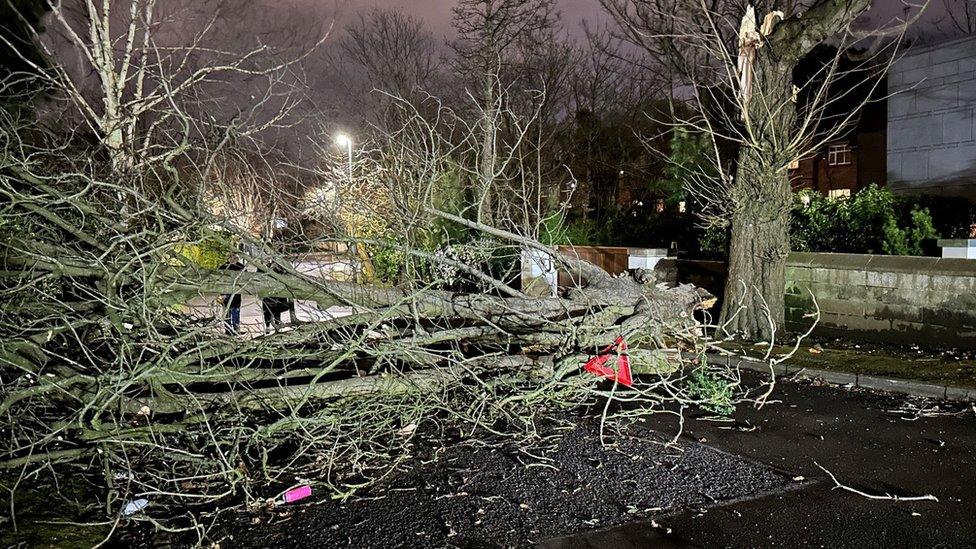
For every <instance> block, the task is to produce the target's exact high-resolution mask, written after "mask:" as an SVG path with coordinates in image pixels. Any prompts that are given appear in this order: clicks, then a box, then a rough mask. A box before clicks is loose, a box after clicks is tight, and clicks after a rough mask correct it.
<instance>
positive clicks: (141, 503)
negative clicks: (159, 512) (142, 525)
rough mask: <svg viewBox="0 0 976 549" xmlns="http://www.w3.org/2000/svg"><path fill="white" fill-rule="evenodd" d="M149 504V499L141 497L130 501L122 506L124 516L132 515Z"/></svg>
mask: <svg viewBox="0 0 976 549" xmlns="http://www.w3.org/2000/svg"><path fill="white" fill-rule="evenodd" d="M147 505H149V500H148V499H145V498H139V499H136V500H133V501H130V502H129V503H126V504H125V507H123V508H122V516H123V517H128V516H132V515H134V514H136V513H138V512H139V511H142V510H143V509H145V508H146V506H147Z"/></svg>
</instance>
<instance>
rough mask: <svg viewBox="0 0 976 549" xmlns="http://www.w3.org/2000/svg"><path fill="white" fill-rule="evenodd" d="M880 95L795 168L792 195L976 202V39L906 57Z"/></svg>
mask: <svg viewBox="0 0 976 549" xmlns="http://www.w3.org/2000/svg"><path fill="white" fill-rule="evenodd" d="M879 89H880V91H881V92H882V93H880V94H878V95H880V96H881V97H880V98H878V100H877V101H875V102H871V103H868V104H866V105H865V106H864V108H863V109H862V112H861V115H860V117H859V120H858V122H857V124H856V125H855V126H854V127H852V128H851V129H850V130H849V131H848V132H847V133H846V134H845V135H844V136H843V137H841V138H839V139H836V140H833V141H831V142H828V143H825V144H823V146H822V147H820V148H819V150H817V151H816V152H815V153H814V154H813V155H811V156H809V157H806V158H803V159H802V160H800V161H799V162H797V163H795V164H794V166H793V167H792V169H791V170H790V179H791V181H792V183H793V188H794V189H802V188H807V189H817V190H819V191H820V192H821V193H823V194H824V195H827V196H844V195H849V194H853V193H855V192H857V191H858V190H860V189H862V188H864V187H866V186H867V185H870V184H871V183H876V184H878V185H888V187H889V188H890V189H891V190H892V192H894V193H896V194H928V195H937V196H962V197H965V198H968V199H970V200H973V201H976V139H974V138H976V36H970V37H966V38H962V39H958V40H952V41H949V42H943V43H941V44H935V45H931V46H925V47H915V48H911V49H908V50H905V51H904V52H903V54H902V56H901V57H900V58H899V59H898V60H897V61H895V62H894V63H893V64H892V66H891V69H890V70H889V72H888V75H887V85H886V86H884V85H883V86H880V88H879ZM885 91H886V94H885V93H884V92H885ZM885 96H887V97H888V99H887V100H886V101H885V100H884V99H883V97H885Z"/></svg>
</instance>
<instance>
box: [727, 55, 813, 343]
mask: <svg viewBox="0 0 976 549" xmlns="http://www.w3.org/2000/svg"><path fill="white" fill-rule="evenodd" d="M773 57H774V52H771V51H770V48H769V47H766V48H762V49H760V50H759V55H758V56H757V59H756V62H755V67H754V70H755V72H754V80H753V86H754V93H753V95H752V99H751V100H750V101H749V104H748V105H747V117H746V128H745V132H746V134H747V135H748V140H747V142H745V143H743V144H741V145H740V147H739V156H738V165H737V167H736V175H735V180H734V181H733V184H732V200H733V203H734V205H735V207H734V210H733V214H732V237H731V242H730V247H729V274H728V278H727V280H726V283H725V301H724V303H723V304H722V315H721V323H722V324H723V325H725V326H726V330H727V331H729V332H738V333H739V334H740V335H742V336H743V337H745V338H747V339H759V340H765V341H770V340H771V339H772V338H773V336H774V334H775V332H776V331H777V330H780V329H782V327H783V324H784V322H783V321H784V316H785V311H784V308H783V299H784V296H783V294H784V292H785V289H786V257H787V255H788V254H789V251H790V243H789V237H790V236H789V227H790V218H789V216H790V205H791V202H792V194H791V189H790V180H789V171H788V169H787V167H788V165H789V162H790V160H791V158H792V151H791V150H790V147H791V141H792V140H791V137H792V135H793V125H794V122H795V119H796V108H795V106H794V104H793V103H792V101H791V95H792V86H793V78H792V77H793V65H794V63H793V62H789V61H785V62H784V61H781V60H776V59H773Z"/></svg>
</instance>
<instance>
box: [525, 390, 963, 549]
mask: <svg viewBox="0 0 976 549" xmlns="http://www.w3.org/2000/svg"><path fill="white" fill-rule="evenodd" d="M773 398H775V399H776V400H777V401H779V402H776V403H772V404H768V405H767V406H765V407H764V408H762V409H761V410H756V409H755V408H753V407H751V406H749V407H746V406H743V407H740V409H739V410H737V411H736V413H735V416H734V418H735V420H736V421H735V423H733V424H729V423H716V422H712V421H705V420H703V419H701V418H697V419H696V418H689V419H687V420H686V422H685V430H684V435H683V436H684V437H686V438H689V439H693V440H697V441H701V442H704V443H706V444H708V445H710V446H713V447H715V448H718V449H720V450H722V451H726V452H729V453H733V454H737V455H740V456H745V457H748V458H751V459H754V460H756V461H758V462H761V463H765V464H767V465H770V466H772V467H775V468H777V469H779V470H782V471H784V472H786V473H787V474H789V475H791V476H793V477H794V478H796V479H798V480H799V481H800V482H798V485H797V487H796V488H794V489H791V490H788V491H785V492H780V493H774V494H766V495H760V496H758V497H752V498H748V499H745V500H740V501H735V502H731V503H726V504H721V505H717V506H714V507H710V508H708V509H693V510H685V511H682V512H678V513H674V514H670V515H665V516H661V517H656V518H655V519H654V521H647V522H640V523H631V524H627V525H624V526H620V527H616V528H610V529H607V530H601V531H594V532H589V533H586V534H583V535H576V536H570V537H565V538H559V539H554V540H549V541H547V542H544V543H542V544H540V547H542V548H545V549H570V548H572V549H576V548H596V547H599V548H636V547H858V548H869V547H885V548H890V547H976V408H974V407H972V405H970V404H964V403H958V402H956V403H947V402H944V401H935V400H923V399H918V398H912V397H904V396H893V395H883V394H877V393H871V392H867V391H862V390H848V389H843V388H838V387H832V386H818V385H816V384H810V383H800V382H786V381H781V382H779V383H778V385H777V389H776V392H775V393H774V397H773ZM933 405H937V406H939V409H938V410H937V411H936V410H933V409H932V408H931V406H933ZM919 407H921V409H926V410H927V411H926V412H925V413H922V414H917V413H915V412H914V410H916V409H918V408H919ZM651 421H656V422H657V424H656V425H655V426H656V427H657V428H659V429H661V430H662V431H665V432H674V430H675V429H676V427H677V425H676V424H675V422H674V421H673V420H672V419H669V418H668V417H665V415H663V414H662V415H661V416H660V417H659V418H656V419H653V420H651ZM815 462H816V463H819V464H820V465H822V466H823V467H825V468H826V469H828V470H829V471H830V472H832V473H833V474H834V475H835V476H836V477H837V479H838V481H839V482H841V483H843V484H845V485H848V486H850V487H853V488H855V489H858V490H861V491H863V492H865V493H868V494H872V495H883V494H889V495H894V496H920V495H927V494H931V495H934V496H936V497H937V498H938V499H939V501H938V502H934V501H917V502H910V501H893V500H875V499H869V498H866V497H863V496H861V495H857V494H854V493H850V492H848V491H845V490H842V489H837V488H836V487H835V484H834V482H833V481H832V480H831V479H830V478H829V477H828V476H827V474H826V473H824V471H822V470H821V469H819V468H818V467H817V465H816V464H815ZM801 477H802V478H801ZM648 489H651V490H653V487H648Z"/></svg>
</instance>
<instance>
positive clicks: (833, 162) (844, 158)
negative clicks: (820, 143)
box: [827, 143, 853, 166]
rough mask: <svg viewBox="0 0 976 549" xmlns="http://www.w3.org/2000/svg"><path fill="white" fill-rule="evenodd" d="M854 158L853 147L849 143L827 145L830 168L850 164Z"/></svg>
mask: <svg viewBox="0 0 976 549" xmlns="http://www.w3.org/2000/svg"><path fill="white" fill-rule="evenodd" d="M852 158H853V155H852V154H851V147H850V145H848V144H847V143H834V144H833V145H827V164H828V165H829V166H843V165H845V164H850V163H851V159H852Z"/></svg>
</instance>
